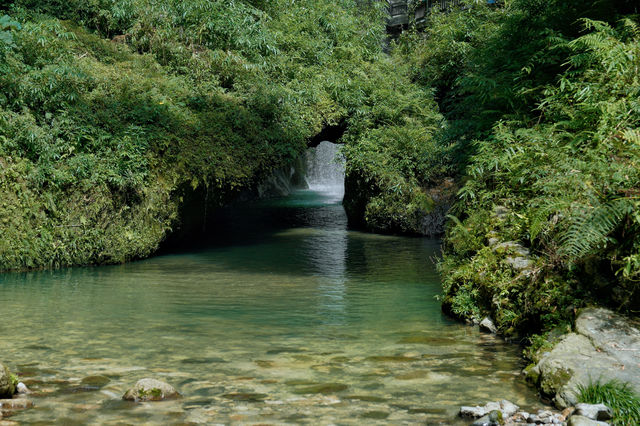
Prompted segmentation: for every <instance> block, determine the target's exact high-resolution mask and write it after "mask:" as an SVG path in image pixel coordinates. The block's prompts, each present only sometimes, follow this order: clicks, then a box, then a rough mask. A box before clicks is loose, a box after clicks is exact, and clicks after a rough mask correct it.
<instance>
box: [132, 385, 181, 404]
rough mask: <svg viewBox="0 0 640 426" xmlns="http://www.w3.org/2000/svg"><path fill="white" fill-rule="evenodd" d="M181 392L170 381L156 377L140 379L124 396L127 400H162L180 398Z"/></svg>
mask: <svg viewBox="0 0 640 426" xmlns="http://www.w3.org/2000/svg"><path fill="white" fill-rule="evenodd" d="M179 397H180V394H179V393H178V392H177V391H176V390H175V389H174V388H173V386H171V385H170V384H168V383H165V382H161V381H160V380H156V379H140V380H138V381H137V382H136V384H135V385H134V386H133V387H132V388H131V389H129V390H128V391H127V392H125V394H124V395H123V396H122V399H124V400H127V401H136V402H138V401H162V400H165V399H174V398H179Z"/></svg>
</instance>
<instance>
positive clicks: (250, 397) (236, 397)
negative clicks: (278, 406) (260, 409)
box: [222, 392, 268, 402]
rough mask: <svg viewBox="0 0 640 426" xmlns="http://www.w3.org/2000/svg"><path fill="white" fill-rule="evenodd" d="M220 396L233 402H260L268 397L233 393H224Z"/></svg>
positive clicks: (260, 394) (248, 393)
mask: <svg viewBox="0 0 640 426" xmlns="http://www.w3.org/2000/svg"><path fill="white" fill-rule="evenodd" d="M222 396H223V397H224V398H226V399H231V400H233V401H246V402H260V401H263V400H264V399H265V398H266V397H267V396H268V395H267V394H265V393H251V392H235V393H226V394H224V395H222Z"/></svg>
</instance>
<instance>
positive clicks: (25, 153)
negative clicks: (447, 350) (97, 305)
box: [0, 0, 640, 335]
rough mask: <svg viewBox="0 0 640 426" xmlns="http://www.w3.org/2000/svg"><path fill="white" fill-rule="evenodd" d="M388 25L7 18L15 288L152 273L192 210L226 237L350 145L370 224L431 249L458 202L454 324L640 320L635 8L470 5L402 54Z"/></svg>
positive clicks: (160, 7)
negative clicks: (293, 174) (114, 269)
mask: <svg viewBox="0 0 640 426" xmlns="http://www.w3.org/2000/svg"><path fill="white" fill-rule="evenodd" d="M357 3H364V4H365V5H364V6H363V5H358V4H357ZM366 4H368V5H366ZM375 4H376V2H368V3H367V2H355V1H347V0H343V1H339V2H329V1H325V0H322V1H311V0H302V1H293V0H277V1H269V2H267V1H259V0H246V1H236V2H225V1H214V0H197V1H191V2H181V1H177V0H161V1H148V0H92V1H85V2H80V1H68V2H59V1H56V0H16V1H15V2H14V3H13V4H12V5H10V6H3V8H4V9H3V11H4V13H6V15H5V16H4V17H2V18H1V19H0V49H1V52H0V165H1V168H0V200H1V201H0V229H1V231H2V235H3V238H2V239H0V269H23V268H33V267H58V266H62V265H74V264H87V263H108V262H121V261H125V260H128V259H132V258H136V257H141V256H146V255H148V254H150V253H152V252H153V251H154V250H156V248H157V247H158V245H159V244H160V243H161V242H162V241H163V240H164V239H165V238H166V236H167V235H168V234H169V233H171V232H172V230H175V229H176V228H178V227H180V226H181V217H182V214H183V213H184V209H185V207H184V206H185V204H184V200H185V199H190V200H193V198H194V197H195V198H199V199H200V203H195V204H189V206H190V207H192V206H194V205H196V206H199V207H198V208H202V207H204V211H203V213H202V215H199V216H205V218H204V220H206V207H207V205H210V206H211V207H214V206H216V205H219V204H221V203H224V202H226V201H228V200H230V199H232V198H233V197H234V196H236V195H238V194H239V193H240V192H242V191H246V190H251V189H253V188H255V187H256V185H257V184H258V183H259V182H261V181H262V180H264V179H265V178H266V177H268V176H269V175H270V174H272V173H273V172H274V171H275V170H277V169H279V168H281V167H283V166H285V165H287V164H290V163H291V162H292V161H294V160H295V159H296V158H298V157H299V155H300V154H301V152H302V151H303V150H304V148H305V147H306V143H307V141H308V140H310V139H311V138H313V137H314V136H315V135H318V134H320V133H321V132H322V131H323V129H324V130H327V129H333V130H336V129H338V131H337V133H338V137H340V138H341V142H344V143H345V148H344V153H345V156H346V159H347V194H346V199H345V207H346V209H347V212H348V214H349V216H350V220H351V222H352V223H353V224H358V225H361V226H364V227H366V228H368V229H370V230H374V231H383V232H403V233H420V232H421V220H422V218H423V217H424V215H425V213H428V212H429V211H431V210H432V209H433V208H434V198H433V197H432V195H433V192H432V189H433V188H434V187H438V186H440V185H441V184H442V182H443V181H445V180H446V179H445V178H446V177H455V178H457V182H458V184H459V186H460V188H461V189H460V192H459V199H458V202H457V203H456V205H455V206H454V208H453V209H452V210H451V212H450V213H451V220H450V222H449V226H448V231H447V234H446V237H445V240H444V259H443V261H442V263H441V268H442V271H443V276H444V290H445V294H444V306H445V308H446V309H448V310H449V312H451V313H452V314H454V315H457V316H459V317H463V318H471V319H476V320H477V319H480V318H481V317H482V316H484V315H491V316H492V317H493V318H494V319H495V320H496V323H497V325H498V327H499V329H500V330H501V332H503V333H506V334H514V335H515V334H519V333H520V332H523V331H524V332H530V331H544V330H547V329H550V328H551V327H553V326H554V325H558V324H563V323H566V322H567V321H570V320H571V319H572V317H573V315H574V313H575V311H576V310H577V309H579V308H580V306H583V305H584V304H587V303H590V301H597V302H598V303H605V304H609V305H612V306H614V307H617V308H621V309H624V310H627V311H637V310H638V308H639V306H640V291H639V286H638V282H639V280H640V216H638V187H639V185H640V173H639V170H640V168H639V167H638V158H640V157H639V154H640V153H639V149H640V100H639V99H640V76H639V68H640V67H639V65H640V47H639V46H640V29H639V23H638V15H637V13H638V10H637V6H636V5H635V2H634V1H632V0H579V1H574V2H565V1H562V0H552V1H547V0H513V1H510V2H505V4H504V5H501V6H499V7H490V6H487V5H485V4H484V2H476V1H469V2H467V6H469V7H465V8H455V9H453V10H451V11H449V13H439V12H437V11H436V12H434V13H433V14H432V15H431V16H430V18H429V22H428V25H427V27H426V28H425V29H424V31H413V30H412V31H408V32H406V33H405V34H403V35H402V36H401V37H400V38H399V39H397V40H395V41H393V42H392V43H391V48H390V53H389V54H385V53H383V45H384V38H385V34H384V31H383V29H384V26H383V24H382V23H383V16H382V12H381V10H380V8H379V7H376V6H375ZM514 259H515V260H514Z"/></svg>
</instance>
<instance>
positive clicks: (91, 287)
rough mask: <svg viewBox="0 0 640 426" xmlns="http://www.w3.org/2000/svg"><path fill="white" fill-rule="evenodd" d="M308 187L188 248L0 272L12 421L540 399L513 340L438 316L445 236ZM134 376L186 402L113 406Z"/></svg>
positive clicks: (333, 413)
mask: <svg viewBox="0 0 640 426" xmlns="http://www.w3.org/2000/svg"><path fill="white" fill-rule="evenodd" d="M312 188H314V190H301V191H297V192H294V193H293V194H292V195H291V196H289V197H286V198H282V199H275V200H268V201H261V202H255V203H251V204H248V205H245V206H243V207H236V208H234V209H232V210H230V211H229V212H228V214H227V215H226V216H227V217H226V219H222V218H221V219H220V220H221V221H224V224H223V225H221V226H220V229H221V231H220V233H219V235H218V238H216V243H215V244H213V243H212V244H211V245H209V246H207V247H206V248H203V249H200V250H197V251H191V252H185V253H179V254H173V255H164V256H161V257H156V258H153V259H149V260H145V261H141V262H135V263H131V264H127V265H121V266H109V267H96V268H74V269H65V270H60V271H54V272H30V273H20V274H5V275H0V290H1V292H0V294H1V301H2V309H3V313H4V316H3V317H4V320H3V321H2V322H1V323H0V330H1V332H0V347H2V359H3V361H5V362H7V364H8V365H9V366H11V367H12V368H13V369H14V370H16V371H17V372H18V373H19V374H20V375H21V379H22V380H23V381H24V382H25V383H27V385H28V386H29V387H30V388H31V389H32V390H34V391H35V392H36V393H35V394H34V395H33V398H32V399H33V401H34V403H35V408H33V409H31V410H27V411H24V412H21V413H17V414H16V415H15V416H14V417H12V419H13V420H17V421H20V422H25V423H38V422H45V423H46V422H51V421H55V422H56V423H59V424H63V423H64V424H116V423H118V424H120V423H126V424H130V423H142V422H147V421H148V422H153V423H159V424H160V423H161V424H184V423H186V422H196V423H243V422H247V423H274V424H282V423H309V424H328V423H337V424H371V423H375V422H380V423H401V422H407V423H413V422H422V423H425V422H427V423H439V422H441V423H443V424H453V423H456V422H459V420H457V419H456V417H455V416H456V413H457V411H458V409H459V407H460V405H463V404H484V403H486V402H488V401H489V400H498V399H502V398H506V399H509V400H511V401H513V402H515V403H517V404H519V405H521V406H523V407H524V408H529V409H534V408H539V404H538V402H537V400H536V396H535V393H534V391H533V390H532V389H529V388H527V387H526V386H525V385H524V384H523V381H522V379H521V378H520V377H519V374H520V370H521V368H522V365H521V360H520V356H519V351H520V349H519V348H518V347H516V346H514V345H510V344H506V343H504V342H503V341H501V340H500V339H498V338H495V337H493V336H490V335H486V334H481V333H479V332H478V331H477V330H475V329H473V328H471V327H467V326H464V325H462V324H459V323H456V322H454V321H452V320H450V319H448V318H446V317H445V316H443V314H442V313H441V310H440V305H439V303H438V301H437V300H436V298H435V297H436V295H437V294H439V292H440V283H439V280H438V275H437V272H436V270H435V268H434V265H433V262H432V259H433V258H434V257H436V256H437V255H438V251H439V245H438V241H436V240H430V239H422V238H406V237H395V236H381V235H372V234H365V233H360V232H354V231H350V230H348V229H347V223H346V216H345V213H344V210H343V208H342V206H341V205H340V199H341V195H340V194H336V192H335V191H332V190H331V188H328V189H327V188H326V187H324V188H323V187H314V186H313V185H312ZM222 229H224V231H222ZM9 313H11V314H9ZM10 316H11V317H10ZM90 376H104V377H90ZM87 377H88V378H87ZM143 377H155V378H159V379H161V380H165V381H167V382H169V383H171V384H172V385H174V386H175V387H176V388H177V389H178V390H179V392H181V393H182V395H183V398H182V399H180V400H176V401H168V402H160V403H148V404H133V403H126V402H123V401H121V400H120V398H121V396H122V394H123V393H124V392H125V390H126V389H127V388H128V387H129V386H131V385H132V384H133V383H135V381H136V380H138V379H140V378H143ZM83 379H85V380H84V381H83Z"/></svg>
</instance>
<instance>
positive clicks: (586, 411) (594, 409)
mask: <svg viewBox="0 0 640 426" xmlns="http://www.w3.org/2000/svg"><path fill="white" fill-rule="evenodd" d="M576 415H577V416H584V417H588V418H590V419H591V420H611V417H612V416H613V412H612V411H611V409H610V408H609V407H607V406H606V405H604V404H584V403H581V404H576Z"/></svg>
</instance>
